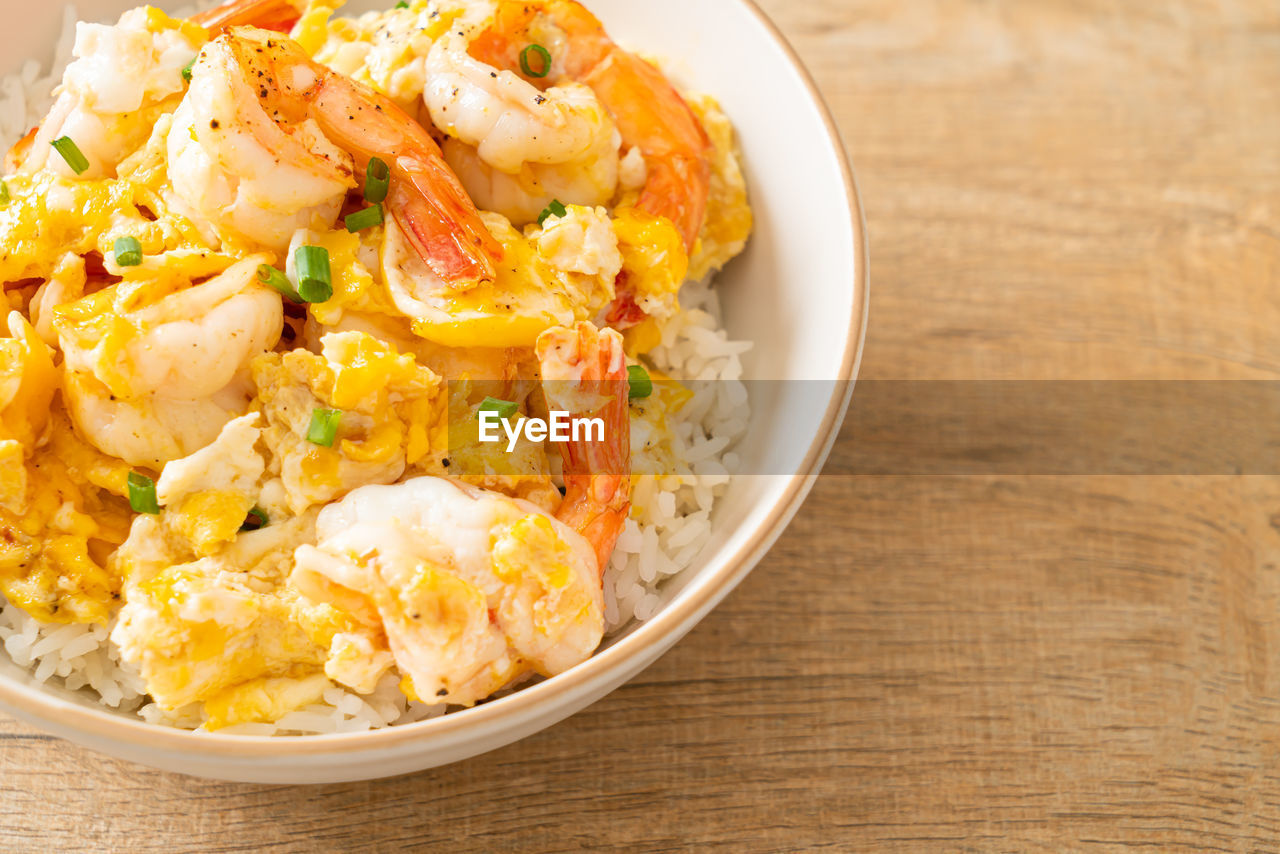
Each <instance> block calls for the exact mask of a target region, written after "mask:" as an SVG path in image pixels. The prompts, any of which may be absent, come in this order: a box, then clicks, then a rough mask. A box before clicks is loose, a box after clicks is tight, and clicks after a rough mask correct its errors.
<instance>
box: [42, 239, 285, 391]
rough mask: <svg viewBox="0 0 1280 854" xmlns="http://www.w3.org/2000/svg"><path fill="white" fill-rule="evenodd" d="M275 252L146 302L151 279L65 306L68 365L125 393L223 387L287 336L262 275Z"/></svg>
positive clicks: (61, 318)
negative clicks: (140, 303)
mask: <svg viewBox="0 0 1280 854" xmlns="http://www.w3.org/2000/svg"><path fill="white" fill-rule="evenodd" d="M268 260H270V258H269V256H266V255H255V256H251V257H249V258H246V259H245V260H243V261H240V262H239V263H237V264H234V265H232V266H231V267H230V268H228V269H227V270H226V271H225V272H224V273H222V274H221V275H218V276H215V277H214V278H212V279H210V280H209V281H207V282H204V283H203V284H199V285H195V286H194V287H189V288H184V289H182V290H178V291H176V292H174V293H170V294H167V295H165V296H163V297H161V298H160V299H157V300H155V301H154V302H153V303H151V304H149V305H143V306H140V307H139V306H137V302H138V301H140V300H139V297H145V295H146V291H145V288H146V285H145V284H143V285H141V286H134V287H130V286H129V285H117V286H115V287H112V288H108V289H106V290H103V291H99V292H98V293H96V294H93V295H91V296H89V297H85V298H84V299H81V300H78V301H76V302H73V303H69V304H67V305H63V306H59V307H58V308H56V309H54V321H53V323H54V327H55V328H56V329H57V331H58V338H59V343H60V346H61V348H62V352H63V354H64V357H65V360H66V365H67V368H68V369H69V370H71V371H78V372H84V373H91V374H93V375H94V376H95V377H96V378H97V379H98V380H99V381H100V382H101V383H103V384H104V385H106V386H107V388H108V389H110V391H111V393H112V394H113V395H115V396H116V397H120V398H124V399H134V398H139V397H143V396H146V395H152V394H154V395H160V396H161V397H164V398H168V399H170V400H199V399H202V398H207V397H209V396H211V395H213V394H215V393H217V392H218V391H220V390H221V389H223V388H225V387H226V386H227V385H228V384H229V383H230V382H231V381H232V379H234V378H235V376H236V374H237V373H239V372H240V371H241V370H242V369H243V368H244V367H245V366H246V365H247V363H248V361H249V359H250V358H252V357H253V356H256V355H258V354H259V353H263V352H266V351H267V350H270V349H271V348H272V347H274V346H275V343H276V341H278V340H279V338H280V331H281V328H282V327H283V324H284V315H283V310H282V307H281V303H280V297H279V295H278V294H277V293H275V292H274V291H272V290H271V289H270V288H268V287H266V286H265V285H262V284H261V283H259V282H258V280H257V277H256V275H255V273H256V271H257V269H258V265H260V264H262V263H264V262H266V261H268Z"/></svg>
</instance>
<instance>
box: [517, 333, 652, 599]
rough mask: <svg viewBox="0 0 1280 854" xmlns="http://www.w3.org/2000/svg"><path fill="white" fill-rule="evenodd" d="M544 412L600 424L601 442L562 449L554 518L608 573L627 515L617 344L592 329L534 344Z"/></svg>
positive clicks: (627, 468)
mask: <svg viewBox="0 0 1280 854" xmlns="http://www.w3.org/2000/svg"><path fill="white" fill-rule="evenodd" d="M536 350H537V355H538V362H539V365H540V366H541V370H542V388H543V393H544V394H545V395H546V398H547V408H548V409H551V410H562V411H565V412H569V413H570V414H571V415H570V417H572V418H574V419H579V418H603V420H604V424H605V428H604V441H602V442H590V441H581V442H565V443H564V445H563V447H562V448H561V453H562V455H563V456H564V485H565V496H564V502H563V503H562V504H561V505H560V509H559V510H558V511H557V512H556V517H557V518H558V519H560V520H561V521H562V522H564V523H565V524H567V525H569V526H570V527H572V528H573V529H574V530H575V531H577V532H578V533H579V534H581V535H582V536H583V537H585V538H586V539H587V540H588V541H589V542H590V543H591V545H592V548H594V549H595V553H596V563H597V566H598V567H599V571H600V574H601V575H603V574H604V570H605V567H607V566H608V565H609V556H610V555H612V554H613V547H614V544H615V543H616V542H617V541H618V535H619V534H621V533H622V528H623V526H624V525H626V523H627V514H628V513H629V512H630V509H631V456H630V455H631V430H630V424H631V422H630V412H629V409H628V390H627V389H628V386H627V360H626V356H625V354H624V353H623V346H622V336H621V335H619V334H618V333H617V332H615V331H614V330H612V329H604V330H599V329H596V328H595V327H594V326H592V325H591V324H590V323H579V324H577V325H576V326H574V327H573V328H572V329H567V328H563V327H561V328H556V329H548V330H547V331H546V332H544V333H542V335H540V336H539V337H538V344H537V348H536Z"/></svg>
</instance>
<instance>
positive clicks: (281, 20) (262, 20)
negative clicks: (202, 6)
mask: <svg viewBox="0 0 1280 854" xmlns="http://www.w3.org/2000/svg"><path fill="white" fill-rule="evenodd" d="M299 7H300V3H299V2H296V0H227V2H226V3H223V4H222V5H221V6H215V7H214V8H212V9H207V10H205V11H203V12H199V13H197V14H196V15H193V16H192V17H191V18H189V19H188V20H190V21H191V22H192V23H193V24H198V25H200V26H202V27H204V28H205V29H206V30H211V31H213V32H221V31H222V30H226V29H230V28H231V27H260V28H262V29H264V30H276V31H278V32H281V33H287V32H289V30H290V29H292V28H293V25H294V24H296V23H297V22H298V19H299V18H301V17H302V9H301V8H299Z"/></svg>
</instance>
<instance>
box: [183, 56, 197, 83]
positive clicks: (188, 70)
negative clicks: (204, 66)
mask: <svg viewBox="0 0 1280 854" xmlns="http://www.w3.org/2000/svg"><path fill="white" fill-rule="evenodd" d="M199 58H200V54H198V53H197V54H196V55H195V56H193V57H191V61H190V62H188V63H187V67H186V68H184V69H182V79H183V80H185V81H187V82H188V83H190V82H191V69H193V68H195V67H196V60H197V59H199Z"/></svg>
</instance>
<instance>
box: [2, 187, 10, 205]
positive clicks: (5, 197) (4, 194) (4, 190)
mask: <svg viewBox="0 0 1280 854" xmlns="http://www.w3.org/2000/svg"><path fill="white" fill-rule="evenodd" d="M9 201H10V196H9V185H8V184H6V183H5V182H4V181H0V205H7V204H9Z"/></svg>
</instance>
